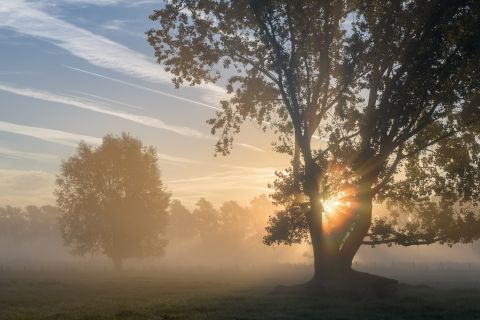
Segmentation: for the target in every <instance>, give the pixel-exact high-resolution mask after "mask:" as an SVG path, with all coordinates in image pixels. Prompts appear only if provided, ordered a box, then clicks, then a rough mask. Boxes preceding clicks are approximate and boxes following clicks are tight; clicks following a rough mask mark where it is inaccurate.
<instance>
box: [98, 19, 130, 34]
mask: <svg viewBox="0 0 480 320" xmlns="http://www.w3.org/2000/svg"><path fill="white" fill-rule="evenodd" d="M127 22H128V20H120V19H114V20H111V21H108V22H107V23H105V24H104V25H103V27H104V28H105V29H108V30H115V31H120V30H123V29H125V26H126V24H127Z"/></svg>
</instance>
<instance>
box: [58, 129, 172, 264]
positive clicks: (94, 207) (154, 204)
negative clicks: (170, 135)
mask: <svg viewBox="0 0 480 320" xmlns="http://www.w3.org/2000/svg"><path fill="white" fill-rule="evenodd" d="M56 185H57V188H56V191H55V194H56V197H57V203H58V206H59V207H60V209H61V210H62V212H63V213H62V215H61V218H60V228H61V231H62V235H63V239H64V241H65V244H66V245H67V246H70V247H71V248H72V251H73V253H75V254H78V255H85V254H87V253H92V254H97V253H102V254H105V255H106V256H107V257H109V258H110V259H112V261H113V263H114V266H115V268H116V269H117V270H120V269H121V268H122V261H123V260H124V259H126V258H133V257H147V256H158V255H161V254H163V252H164V251H163V250H164V247H165V245H166V243H167V242H166V240H164V239H163V238H162V237H161V234H162V233H163V231H164V228H165V226H166V222H167V208H168V204H169V199H170V194H169V193H168V192H166V191H165V189H164V187H163V184H162V181H161V180H160V171H159V168H158V166H157V154H156V150H155V148H153V147H145V146H143V145H142V143H141V141H140V140H138V139H135V138H133V137H131V136H130V135H128V134H125V133H123V134H122V135H121V136H119V137H116V136H113V135H107V136H105V137H104V138H103V143H102V145H100V146H99V147H97V148H94V147H91V146H89V145H87V144H86V143H84V142H81V143H80V144H79V147H78V150H77V154H75V155H74V156H72V157H70V158H68V159H67V160H66V161H64V162H63V163H62V166H61V172H60V174H59V175H58V177H57V180H56Z"/></svg>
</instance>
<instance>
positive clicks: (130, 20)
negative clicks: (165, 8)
mask: <svg viewBox="0 0 480 320" xmlns="http://www.w3.org/2000/svg"><path fill="white" fill-rule="evenodd" d="M161 7H162V1H158V0H157V1H150V0H36V1H33V0H30V1H29V0H1V1H0V205H6V204H11V205H18V206H25V205H29V204H37V205H38V204H52V203H54V201H55V200H54V196H53V190H54V181H55V175H56V174H57V173H58V172H59V168H60V164H61V161H62V159H66V158H68V157H69V156H71V155H73V154H74V153H75V149H76V146H77V145H78V142H79V141H81V140H84V141H86V142H88V143H90V144H92V145H98V144H99V143H101V138H102V137H103V136H104V135H106V134H109V133H112V134H120V133H121V132H128V133H130V134H131V135H133V136H135V137H137V138H139V139H141V140H142V141H143V142H144V144H146V145H153V146H155V147H156V148H157V151H158V157H159V167H160V170H161V172H162V180H163V182H164V184H165V185H166V187H167V189H168V190H169V191H170V192H171V193H172V195H173V197H174V198H176V199H180V200H181V201H182V202H183V203H184V204H186V205H187V206H189V207H193V206H194V205H195V203H196V202H197V201H198V199H199V198H201V197H205V198H206V199H208V200H210V201H212V202H214V203H215V204H220V203H221V202H222V201H225V200H230V199H233V200H237V201H239V202H240V203H243V204H247V203H248V201H249V200H250V199H251V198H252V197H254V196H256V195H259V194H262V193H267V194H268V193H269V189H268V187H267V185H268V183H269V182H272V181H273V179H274V172H275V170H283V169H284V168H285V167H286V166H287V163H288V159H286V158H285V157H280V156H279V155H277V154H275V153H273V151H271V138H272V137H271V136H269V135H268V134H264V133H263V132H262V131H261V130H260V128H258V126H257V125H255V124H253V123H250V124H248V123H247V124H245V125H244V127H243V129H242V133H241V134H239V135H238V136H237V137H236V140H235V141H236V144H235V145H234V149H233V151H232V154H231V155H230V156H228V157H223V156H221V155H219V156H217V157H214V144H215V142H216V137H214V136H212V135H211V134H210V127H209V126H208V124H206V120H207V119H209V118H211V117H213V116H214V115H215V112H216V111H217V110H219V105H220V103H219V101H220V100H221V99H222V98H224V97H225V91H224V89H223V88H224V86H222V83H217V84H209V85H201V86H198V87H186V88H180V89H175V88H174V86H173V84H172V82H171V75H170V74H169V73H167V72H165V71H164V70H163V68H162V66H161V65H159V64H157V63H156V62H155V60H154V58H153V49H152V48H151V47H150V45H149V44H148V42H147V41H146V36H145V31H147V30H148V29H150V28H152V27H154V26H155V24H154V23H153V22H152V21H150V20H149V19H148V16H149V14H151V13H152V12H153V10H154V9H159V8H161Z"/></svg>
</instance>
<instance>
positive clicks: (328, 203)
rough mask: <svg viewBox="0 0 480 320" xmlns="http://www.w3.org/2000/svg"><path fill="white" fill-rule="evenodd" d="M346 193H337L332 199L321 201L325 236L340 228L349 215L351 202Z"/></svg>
mask: <svg viewBox="0 0 480 320" xmlns="http://www.w3.org/2000/svg"><path fill="white" fill-rule="evenodd" d="M347 194H348V193H347V192H339V193H338V194H336V195H334V196H333V197H331V198H329V199H326V200H323V201H322V206H323V214H322V216H323V219H322V225H323V230H324V231H325V233H326V234H330V233H332V232H335V230H337V229H339V228H342V227H343V226H344V224H345V223H346V222H347V220H348V217H349V216H350V214H351V209H352V207H351V202H350V199H349V197H348V195H347Z"/></svg>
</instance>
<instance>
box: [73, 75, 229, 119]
mask: <svg viewBox="0 0 480 320" xmlns="http://www.w3.org/2000/svg"><path fill="white" fill-rule="evenodd" d="M64 67H65V68H68V69H71V70H75V71H78V72H82V73H85V74H89V75H91V76H95V77H98V78H102V79H106V80H110V81H113V82H117V83H121V84H124V85H127V86H129V87H132V88H136V89H140V90H145V91H148V92H152V93H156V94H159V95H162V96H165V97H169V98H174V99H178V100H181V101H185V102H189V103H193V104H196V105H199V106H202V107H206V108H209V109H213V110H217V111H221V110H222V109H221V108H219V107H215V106H212V105H209V104H206V103H203V102H200V101H196V100H192V99H188V98H184V97H181V96H178V95H175V94H171V93H168V92H165V91H161V90H157V89H152V88H149V87H147V86H142V85H139V84H136V83H133V82H129V81H125V80H120V79H117V78H112V77H109V76H106V75H103V74H99V73H96V72H92V71H88V70H84V69H80V68H76V67H72V66H64Z"/></svg>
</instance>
